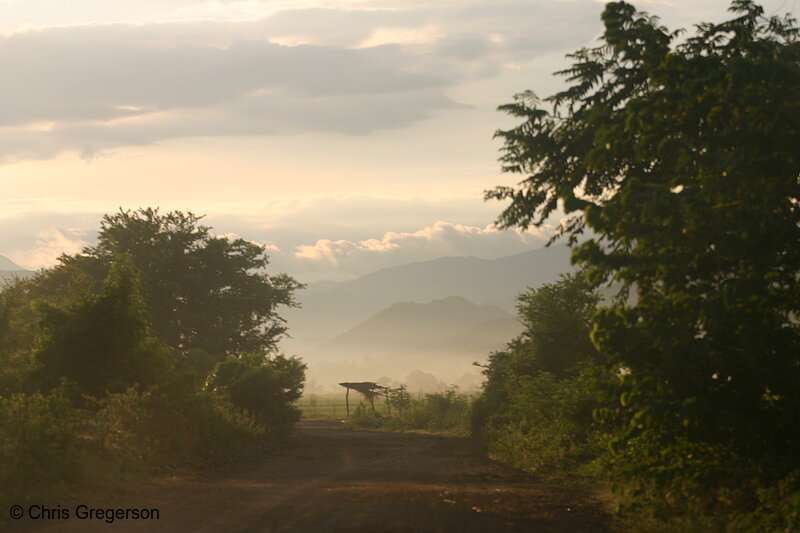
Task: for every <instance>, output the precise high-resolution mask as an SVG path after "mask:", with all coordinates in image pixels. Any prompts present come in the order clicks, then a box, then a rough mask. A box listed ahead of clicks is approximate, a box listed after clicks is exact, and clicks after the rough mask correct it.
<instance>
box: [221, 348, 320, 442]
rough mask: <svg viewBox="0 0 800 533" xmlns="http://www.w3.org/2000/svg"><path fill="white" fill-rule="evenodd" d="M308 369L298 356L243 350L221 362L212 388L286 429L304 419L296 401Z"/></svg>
mask: <svg viewBox="0 0 800 533" xmlns="http://www.w3.org/2000/svg"><path fill="white" fill-rule="evenodd" d="M305 369H306V365H305V364H304V363H302V362H301V361H300V360H299V359H297V358H296V357H284V356H283V355H277V356H275V357H267V356H265V355H263V354H241V355H239V356H236V357H228V358H227V359H225V360H224V361H221V362H219V363H217V366H216V367H215V368H214V371H213V372H212V373H211V375H210V377H209V380H208V388H209V389H210V390H213V391H217V392H220V393H223V394H225V395H226V396H227V397H228V398H229V399H230V401H231V403H233V405H235V406H236V407H238V408H240V409H244V410H245V411H247V412H249V413H250V414H252V415H253V416H255V418H256V420H258V421H259V422H260V423H262V424H265V425H266V426H267V427H269V428H273V429H277V430H282V431H285V430H288V429H289V428H291V426H292V424H294V423H295V422H297V420H299V419H300V411H299V410H298V409H297V408H296V407H295V406H294V402H295V401H297V400H298V399H299V398H300V396H301V394H302V392H303V381H304V380H305Z"/></svg>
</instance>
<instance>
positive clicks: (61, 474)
mask: <svg viewBox="0 0 800 533" xmlns="http://www.w3.org/2000/svg"><path fill="white" fill-rule="evenodd" d="M84 422H85V417H84V413H83V412H82V411H80V410H77V409H75V408H73V407H72V406H71V404H70V401H69V399H68V398H67V395H66V394H65V392H64V390H63V389H55V390H54V391H52V392H51V393H50V394H40V393H36V394H30V395H26V394H15V395H13V396H11V397H9V398H1V397H0V464H2V465H3V468H2V469H0V503H2V504H5V503H6V502H8V501H9V498H10V497H12V496H13V497H14V498H15V499H16V500H20V501H21V500H24V499H25V498H27V497H29V496H31V495H32V493H33V491H34V490H35V489H36V488H37V487H42V486H44V487H47V486H50V485H53V484H59V483H63V482H64V481H66V480H72V479H75V478H77V477H78V476H79V475H80V461H79V457H78V446H79V444H80V442H79V441H80V438H79V435H80V429H81V427H82V424H83V423H84ZM12 488H13V494H11V490H12ZM12 503H13V502H12Z"/></svg>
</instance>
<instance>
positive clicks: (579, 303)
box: [517, 273, 600, 379]
mask: <svg viewBox="0 0 800 533" xmlns="http://www.w3.org/2000/svg"><path fill="white" fill-rule="evenodd" d="M599 300H600V297H599V295H598V294H597V292H596V291H594V290H593V289H592V287H591V286H590V285H589V283H587V281H586V279H585V277H584V276H583V274H582V273H576V274H571V275H562V276H561V279H559V281H557V282H555V283H546V284H544V285H542V286H541V287H539V288H538V289H532V288H531V289H528V290H527V291H525V292H523V293H522V294H520V295H519V296H518V297H517V301H518V303H517V311H518V313H519V318H520V322H522V325H523V326H525V330H524V331H523V332H522V335H521V344H520V347H519V349H520V350H522V351H525V352H527V353H529V354H530V359H531V361H530V366H531V368H530V370H536V371H541V372H550V373H551V374H553V375H554V376H555V377H556V378H558V379H561V378H564V377H567V376H574V375H576V374H577V373H578V371H579V369H580V365H581V364H582V363H586V362H593V361H596V360H597V350H596V349H595V348H594V346H592V343H591V341H590V339H589V332H590V330H591V323H592V322H591V321H592V317H593V315H594V313H595V311H596V310H597V304H598V302H599Z"/></svg>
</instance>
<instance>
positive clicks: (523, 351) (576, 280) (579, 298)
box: [473, 272, 599, 431]
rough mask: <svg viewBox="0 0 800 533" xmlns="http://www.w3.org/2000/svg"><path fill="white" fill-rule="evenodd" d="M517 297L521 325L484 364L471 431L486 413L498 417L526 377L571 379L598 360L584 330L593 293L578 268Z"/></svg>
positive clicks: (591, 312) (594, 302) (482, 422)
mask: <svg viewBox="0 0 800 533" xmlns="http://www.w3.org/2000/svg"><path fill="white" fill-rule="evenodd" d="M517 301H518V304H517V311H518V314H519V319H520V322H522V324H523V326H525V329H524V330H523V332H522V333H521V334H520V335H519V337H517V338H515V339H513V340H512V341H511V342H510V343H509V344H508V346H507V347H506V349H505V350H501V351H498V352H495V353H493V354H491V355H490V356H489V364H488V365H486V366H484V371H483V374H484V376H486V381H485V382H484V385H483V394H482V395H481V398H480V400H479V401H478V402H476V409H475V415H474V420H473V424H474V426H475V430H476V431H478V430H479V429H480V426H483V425H485V424H486V422H487V419H488V418H489V417H492V416H498V417H500V418H501V419H503V418H504V417H505V415H506V412H507V411H508V410H509V408H510V404H511V403H512V397H514V396H515V392H516V391H517V390H518V389H519V388H520V386H521V385H522V383H523V382H525V381H526V380H528V379H529V378H536V377H538V376H540V375H541V374H544V373H546V374H548V375H549V377H548V378H547V379H555V380H565V379H575V378H577V377H578V376H579V374H581V372H582V371H583V370H586V369H587V368H588V367H589V366H593V365H596V364H597V363H598V353H597V350H596V349H595V348H594V346H592V343H591V341H590V339H589V333H590V331H591V319H592V317H593V315H594V313H595V311H596V310H597V303H598V301H599V295H598V294H597V292H596V291H594V290H593V289H592V287H591V286H590V285H589V284H588V283H587V282H586V280H585V277H584V276H583V274H582V273H581V272H576V273H573V274H568V275H562V276H561V279H559V280H558V281H557V282H554V283H546V284H544V285H542V286H541V287H539V288H536V289H534V288H529V289H528V290H527V291H525V292H523V293H522V294H520V295H519V296H518V297H517ZM517 396H519V395H517ZM518 400H519V397H518V398H517V401H518Z"/></svg>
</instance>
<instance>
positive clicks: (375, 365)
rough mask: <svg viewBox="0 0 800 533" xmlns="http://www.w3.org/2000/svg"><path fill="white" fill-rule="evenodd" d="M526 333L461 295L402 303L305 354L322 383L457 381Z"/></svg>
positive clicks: (312, 373)
mask: <svg viewBox="0 0 800 533" xmlns="http://www.w3.org/2000/svg"><path fill="white" fill-rule="evenodd" d="M521 331H522V326H521V324H520V323H519V322H517V320H516V319H515V318H514V317H513V316H511V315H510V314H509V313H508V312H507V311H505V310H504V309H502V308H501V307H498V306H495V305H477V304H475V303H473V302H470V301H469V300H467V299H466V298H463V297H461V296H450V297H448V298H444V299H439V300H433V301H431V302H429V303H425V304H422V303H416V302H401V303H396V304H393V305H391V306H389V307H388V308H386V309H384V310H382V311H380V312H378V313H376V314H375V315H373V316H371V317H369V318H368V319H367V320H364V321H363V322H361V323H359V324H358V325H356V326H355V327H353V328H351V329H349V330H347V331H345V332H344V333H342V334H340V335H337V336H336V337H334V338H333V339H331V340H330V341H328V342H326V343H324V344H322V345H321V346H319V347H317V348H316V349H314V350H311V351H309V352H307V353H305V354H304V355H303V357H304V359H305V360H306V361H308V362H309V363H310V368H309V371H310V377H311V378H312V379H313V380H315V381H317V382H325V383H328V384H329V383H335V380H340V381H341V380H353V379H375V377H374V376H377V375H388V376H396V377H402V376H404V375H406V374H408V373H410V372H412V371H414V370H418V369H422V370H424V371H425V372H433V373H434V374H436V375H438V376H440V377H444V378H445V379H446V380H449V381H453V380H454V379H455V378H457V377H459V376H463V375H464V374H467V373H472V374H476V375H477V371H476V370H475V368H474V367H473V366H472V362H473V361H483V360H485V359H486V357H487V355H488V353H489V352H491V351H493V350H498V349H501V348H503V347H504V346H505V344H506V343H508V341H510V340H511V339H512V338H513V337H514V336H516V335H518V334H519V333H520V332H521Z"/></svg>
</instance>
